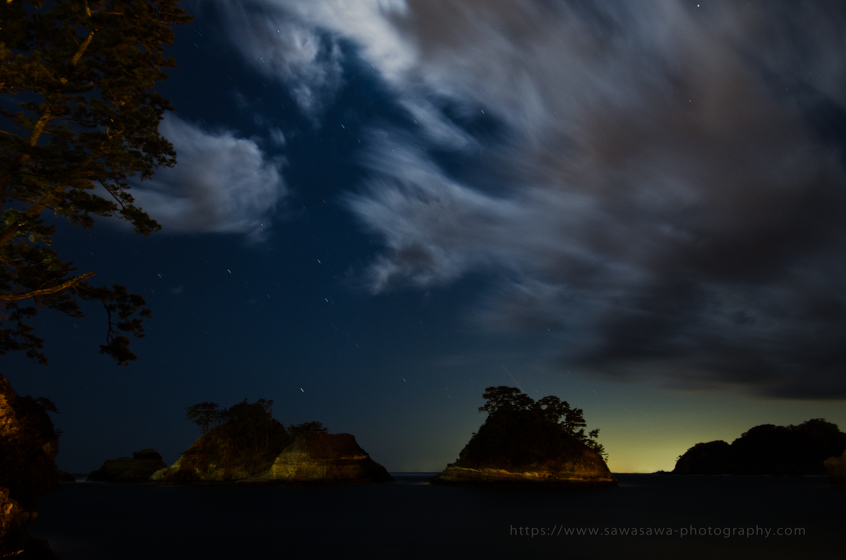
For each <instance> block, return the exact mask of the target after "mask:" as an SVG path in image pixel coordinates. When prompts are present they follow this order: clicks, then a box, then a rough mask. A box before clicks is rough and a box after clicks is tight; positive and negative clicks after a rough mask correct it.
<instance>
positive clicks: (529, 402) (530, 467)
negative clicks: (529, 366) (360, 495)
mask: <svg viewBox="0 0 846 560" xmlns="http://www.w3.org/2000/svg"><path fill="white" fill-rule="evenodd" d="M483 397H484V398H485V401H486V403H485V405H484V406H482V407H480V408H479V412H487V413H488V417H487V418H486V419H485V422H484V423H483V424H482V426H481V427H480V428H479V431H478V432H476V433H474V434H473V436H472V437H471V438H470V441H469V442H468V443H467V445H465V446H464V449H462V450H461V452H460V454H459V457H458V460H457V461H456V462H454V463H451V464H450V465H448V466H447V468H446V469H445V470H444V471H443V472H441V473H440V474H439V475H437V476H436V477H434V478H433V479H431V482H432V483H436V484H468V483H469V484H473V483H506V484H513V483H526V484H538V483H542V484H560V485H567V486H573V485H579V486H581V485H585V486H616V485H617V479H616V478H614V476H613V475H612V474H611V471H609V470H608V465H607V464H606V462H605V461H606V459H607V454H606V453H605V448H604V447H603V446H602V444H600V443H599V442H598V441H597V437H598V436H599V430H598V429H597V430H592V431H590V432H587V433H585V429H586V423H585V419H584V411H583V410H582V409H580V408H573V407H571V406H570V404H569V403H568V402H567V401H561V400H560V399H559V398H558V397H555V396H547V397H543V398H542V399H540V400H538V401H534V400H533V399H532V398H531V397H529V396H528V395H527V394H525V393H524V392H522V391H521V390H519V389H515V388H513V387H507V386H499V387H488V388H487V389H485V392H484V394H483Z"/></svg>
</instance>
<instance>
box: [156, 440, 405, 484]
mask: <svg viewBox="0 0 846 560" xmlns="http://www.w3.org/2000/svg"><path fill="white" fill-rule="evenodd" d="M197 464H198V463H197V461H196V458H192V456H191V455H189V454H187V453H186V454H184V455H183V456H182V457H180V458H179V459H178V460H177V461H176V462H175V463H174V464H173V465H171V466H170V467H167V468H166V469H162V470H160V471H158V472H156V473H153V475H152V476H151V477H150V480H152V481H155V482H166V483H168V482H169V483H184V482H242V483H252V484H260V483H286V482H288V483H329V484H338V483H347V484H357V483H371V482H393V478H392V477H391V475H390V474H388V471H386V470H385V468H384V467H383V466H382V465H380V464H379V463H377V462H375V461H374V460H373V459H371V458H370V455H368V454H367V452H365V451H364V450H363V449H362V448H361V447H359V445H358V443H356V441H355V437H354V436H352V435H351V434H325V433H319V434H311V435H304V436H298V437H296V438H294V439H293V441H292V442H291V443H290V444H289V445H288V446H287V447H285V449H284V450H282V452H281V453H280V454H279V455H277V456H276V457H275V458H274V459H273V460H272V461H271V462H269V463H268V462H263V463H257V464H253V465H250V464H241V465H240V466H239V468H238V469H236V470H232V469H229V470H227V469H224V468H222V467H221V466H220V465H218V464H215V463H209V464H202V465H201V468H198V467H197Z"/></svg>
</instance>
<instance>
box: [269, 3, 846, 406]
mask: <svg viewBox="0 0 846 560" xmlns="http://www.w3.org/2000/svg"><path fill="white" fill-rule="evenodd" d="M263 4H264V5H266V6H269V7H272V8H274V9H284V10H285V13H287V14H289V15H290V16H291V17H294V18H296V19H298V20H299V21H302V22H306V23H305V24H307V25H309V26H313V27H315V28H319V29H323V30H325V31H326V32H328V33H331V34H334V35H335V36H338V37H345V38H346V39H347V40H349V41H351V42H352V43H353V44H355V45H357V47H358V50H357V52H358V55H359V56H361V57H362V58H363V59H364V60H366V61H367V62H369V63H370V64H372V65H373V67H374V68H376V69H377V70H378V71H379V72H380V74H381V76H382V77H383V79H384V80H385V83H386V84H387V87H388V88H389V89H390V90H391V91H392V92H393V93H394V95H395V96H396V99H397V102H398V104H400V105H401V106H405V107H406V108H407V109H408V111H409V116H410V119H414V120H416V121H417V124H418V125H419V127H421V130H422V132H423V133H424V134H422V135H421V134H419V133H415V134H412V133H410V132H408V131H403V130H400V129H389V128H383V129H382V130H375V131H373V138H374V141H373V142H372V144H373V150H371V152H370V154H371V155H370V156H368V158H369V159H368V160H367V162H366V163H367V165H368V166H369V167H370V169H371V171H372V175H373V179H372V180H371V181H370V182H369V184H368V185H366V188H365V189H364V191H363V192H361V193H359V194H356V195H350V196H349V197H348V204H349V207H350V209H351V210H352V212H353V213H354V214H355V215H356V216H357V217H358V219H359V220H360V222H361V224H362V225H363V226H364V227H366V228H367V229H369V230H370V231H372V232H375V233H376V234H378V235H379V236H381V237H382V239H383V240H384V244H385V251H384V252H383V253H382V254H381V255H380V256H379V257H377V259H376V260H375V261H374V262H373V263H372V265H371V267H370V268H369V269H368V272H367V279H368V282H369V285H370V286H371V288H372V290H373V291H374V292H380V291H383V290H388V289H394V288H398V287H402V286H412V287H419V288H429V287H432V286H445V285H449V284H450V283H451V282H453V281H454V280H456V279H457V278H459V277H461V276H462V275H465V274H468V273H470V272H474V271H479V270H483V271H489V272H491V271H492V272H494V274H492V275H491V277H492V278H496V279H498V280H495V285H494V286H493V288H492V290H491V291H490V293H488V294H487V295H486V296H485V297H483V298H482V299H481V301H480V303H479V305H480V306H481V313H480V314H479V315H478V316H479V317H481V319H480V320H479V321H480V323H479V324H480V325H481V326H482V327H484V328H489V329H493V330H499V331H505V332H525V331H535V330H536V331H539V332H548V333H550V334H549V340H550V348H549V356H550V359H551V360H554V361H555V362H556V363H558V364H560V365H561V366H562V369H574V370H579V371H583V372H586V373H592V374H599V375H606V376H613V377H633V376H634V377H641V376H645V377H658V378H660V379H663V380H664V381H665V382H667V383H668V384H670V385H673V386H677V387H682V388H694V389H695V388H702V387H705V388H713V387H726V386H728V387H741V388H746V389H749V390H751V391H753V392H756V393H758V394H761V395H769V396H778V397H790V398H846V376H844V375H843V374H844V373H846V372H844V368H846V366H844V364H846V360H845V359H844V358H846V351H844V350H841V349H840V348H841V346H842V343H841V341H840V340H838V333H842V332H846V296H844V294H843V291H842V286H843V285H844V284H846V268H844V266H843V265H841V264H839V263H840V262H841V261H842V260H843V259H842V255H843V254H845V253H844V250H846V189H844V185H846V172H844V161H846V157H844V156H846V149H844V145H843V144H844V140H843V134H842V130H843V128H844V126H846V65H844V64H843V54H842V53H844V52H846V36H844V34H843V33H842V29H843V28H844V26H846V10H844V9H843V8H842V6H841V5H839V4H838V3H836V2H820V3H813V4H805V5H802V6H797V5H796V4H795V3H790V2H766V3H763V2H750V3H748V4H747V3H743V5H741V3H737V2H707V3H702V4H701V7H697V6H696V5H695V4H693V3H688V2H677V1H670V0H667V1H661V2H651V3H648V4H643V3H638V4H632V3H624V2H614V1H608V2H593V3H584V2H547V1H543V0H520V1H513V0H509V1H505V0H502V1H491V0H406V1H404V2H400V1H397V2H379V1H375V0H373V1H362V2H355V3H351V2H342V1H340V0H309V1H307V2H306V1H302V2H301V1H299V0H287V1H286V2H279V1H273V0H266V1H265V2H263ZM421 115H422V116H421ZM491 121H493V122H494V123H495V124H496V125H497V127H498V128H497V130H498V131H499V132H498V133H496V134H482V133H476V132H473V130H477V128H478V127H476V126H475V125H476V124H479V123H485V122H491ZM838 130H840V131H841V132H839V133H838V132H837V131H838ZM445 151H447V152H449V153H450V154H451V156H452V157H453V158H461V161H462V169H463V171H462V174H461V176H460V177H458V176H456V175H454V174H451V173H450V172H448V171H447V168H446V167H445V166H443V165H440V164H439V161H440V159H439V156H438V154H439V153H443V152H445ZM547 329H549V330H548V331H547Z"/></svg>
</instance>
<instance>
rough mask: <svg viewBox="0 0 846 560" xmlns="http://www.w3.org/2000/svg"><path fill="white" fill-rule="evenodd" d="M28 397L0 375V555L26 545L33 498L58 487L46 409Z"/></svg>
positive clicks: (53, 439) (53, 438) (55, 442)
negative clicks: (20, 394)
mask: <svg viewBox="0 0 846 560" xmlns="http://www.w3.org/2000/svg"><path fill="white" fill-rule="evenodd" d="M32 402H33V400H32V399H30V398H29V397H18V396H17V394H16V393H15V391H14V390H12V387H11V385H10V384H9V381H8V380H7V379H6V378H5V377H4V376H2V375H0V557H6V556H14V555H16V554H18V553H20V551H22V550H24V549H29V547H30V545H31V543H32V539H30V538H29V537H28V535H27V534H26V528H27V525H28V524H29V522H30V521H32V520H33V519H35V517H36V513H35V502H36V498H38V497H39V496H43V495H45V494H49V493H51V492H55V491H56V490H58V489H59V477H58V470H57V469H56V463H55V458H56V454H57V453H58V452H59V442H58V440H57V439H56V436H55V432H54V431H53V425H52V423H51V422H50V419H49V417H48V416H47V413H46V412H44V411H42V410H38V409H33V407H32Z"/></svg>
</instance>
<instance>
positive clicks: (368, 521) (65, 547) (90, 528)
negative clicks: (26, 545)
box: [30, 473, 846, 560]
mask: <svg viewBox="0 0 846 560" xmlns="http://www.w3.org/2000/svg"><path fill="white" fill-rule="evenodd" d="M432 474H434V473H410V474H409V473H394V477H395V479H396V482H395V483H393V484H382V485H360V486H273V487H241V486H240V485H236V486H211V485H209V486H200V485H197V486H165V485H146V484H142V485H133V484H110V483H66V484H63V485H62V489H61V491H60V492H57V493H55V494H52V495H49V496H45V497H43V498H41V499H40V500H39V504H38V510H39V515H38V519H37V520H36V521H34V522H33V523H32V525H31V526H30V533H31V534H33V535H35V536H38V537H42V538H46V539H48V540H49V542H50V545H51V546H52V548H53V550H54V551H55V552H56V554H57V555H58V556H59V558H60V559H61V560H77V559H78V560H99V559H103V560H124V559H125V560H134V559H144V560H150V559H153V558H155V559H160V558H164V559H168V558H175V559H176V558H178V559H180V560H192V559H204V560H214V559H231V558H234V559H242V558H266V559H275V558H279V559H282V558H285V559H288V558H331V557H341V556H344V557H351V556H353V555H354V556H355V557H370V558H374V559H378V558H465V559H472V558H577V559H582V558H584V559H590V558H634V559H637V558H649V559H652V558H673V559H698V558H702V559H713V558H719V559H721V560H723V559H731V558H743V559H756V558H761V559H781V558H783V559H799V558H814V559H821V558H832V559H833V558H837V559H840V558H843V557H844V556H843V554H846V552H844V551H846V489H844V488H836V487H832V486H831V485H830V484H829V482H828V479H827V478H826V477H731V476H662V475H632V474H620V475H617V477H618V479H619V481H620V485H619V486H618V487H616V488H593V489H591V488H571V489H557V488H556V489H552V488H510V487H454V486H437V485H430V484H427V483H425V479H426V478H428V477H429V476H431V475H432Z"/></svg>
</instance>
